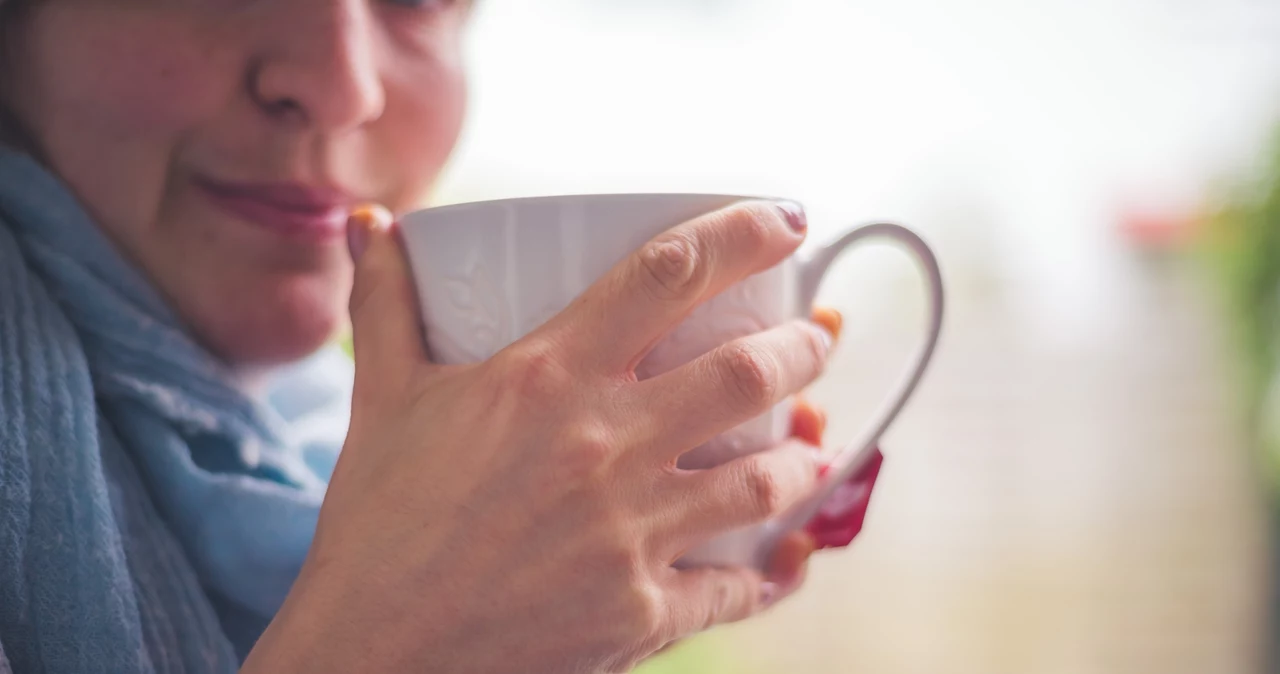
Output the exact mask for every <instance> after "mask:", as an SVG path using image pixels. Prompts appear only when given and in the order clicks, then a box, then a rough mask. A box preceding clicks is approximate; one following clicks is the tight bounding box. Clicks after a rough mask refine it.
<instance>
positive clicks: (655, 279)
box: [640, 234, 703, 300]
mask: <svg viewBox="0 0 1280 674" xmlns="http://www.w3.org/2000/svg"><path fill="white" fill-rule="evenodd" d="M640 267H641V271H643V272H644V283H645V287H646V288H647V289H648V290H649V292H650V293H651V294H652V295H653V297H655V298H657V299H659V300H678V299H684V298H687V297H690V296H693V295H696V294H698V292H699V291H700V289H701V285H702V276H703V274H702V272H701V270H702V267H703V265H702V264H701V256H700V255H699V252H698V247H697V245H695V243H694V242H693V241H692V240H691V239H689V238H688V237H687V236H684V235H680V234H674V235H667V236H664V237H661V238H659V239H656V240H654V241H652V242H650V243H649V244H647V245H645V247H644V248H643V249H642V250H641V252H640Z"/></svg>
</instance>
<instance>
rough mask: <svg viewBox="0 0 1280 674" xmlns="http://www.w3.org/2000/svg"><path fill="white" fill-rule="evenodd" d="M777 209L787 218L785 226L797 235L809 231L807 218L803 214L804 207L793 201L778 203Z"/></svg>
mask: <svg viewBox="0 0 1280 674" xmlns="http://www.w3.org/2000/svg"><path fill="white" fill-rule="evenodd" d="M778 209H779V210H781V211H782V215H783V216H785V217H786V218H787V224H788V225H791V229H793V230H795V231H796V232H797V233H800V234H804V233H805V231H806V230H808V229H809V218H808V216H806V215H805V214H804V206H801V205H800V204H797V203H796V202H794V201H779V202H778Z"/></svg>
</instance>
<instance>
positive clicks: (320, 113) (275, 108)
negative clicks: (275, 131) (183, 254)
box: [248, 0, 386, 133]
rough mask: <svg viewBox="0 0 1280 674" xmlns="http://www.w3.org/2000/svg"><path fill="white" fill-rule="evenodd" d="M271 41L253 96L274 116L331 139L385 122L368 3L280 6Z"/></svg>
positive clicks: (256, 69)
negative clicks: (382, 118) (334, 134)
mask: <svg viewBox="0 0 1280 674" xmlns="http://www.w3.org/2000/svg"><path fill="white" fill-rule="evenodd" d="M275 10H276V11H275V12H274V14H275V15H274V16H273V17H271V20H270V21H269V23H271V24H279V27H280V29H279V30H268V31H265V32H266V34H268V35H270V38H269V40H270V41H269V42H267V43H266V44H264V46H263V48H262V49H261V50H260V52H259V53H260V55H259V57H258V58H257V59H256V61H255V63H254V64H253V65H252V69H251V71H250V73H249V78H248V86H249V89H250V91H249V93H250V96H251V97H252V98H253V99H254V101H255V102H256V103H257V104H258V105H259V106H260V107H261V108H262V109H263V111H264V112H266V113H268V114H270V115H271V116H273V117H276V118H280V119H283V120H287V121H289V122H292V123H301V124H306V125H309V126H313V127H315V128H316V129H317V130H318V131H321V132H325V133H334V132H341V131H346V130H350V129H354V128H358V127H360V126H362V125H364V124H367V123H369V122H371V121H373V120H376V119H377V118H379V117H380V116H382V111H383V107H384V105H385V104H386V92H385V91H384V89H383V84H382V73H381V72H380V68H379V58H378V44H377V40H376V33H375V31H376V30H377V25H376V23H375V21H376V19H375V17H374V16H373V14H372V13H371V11H370V8H369V6H368V0H293V1H288V0H286V1H285V2H280V3H275Z"/></svg>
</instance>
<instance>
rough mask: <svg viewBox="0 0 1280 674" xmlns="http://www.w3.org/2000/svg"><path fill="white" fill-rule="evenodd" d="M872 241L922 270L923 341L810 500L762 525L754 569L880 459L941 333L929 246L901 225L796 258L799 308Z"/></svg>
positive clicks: (937, 278)
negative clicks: (900, 251)
mask: <svg viewBox="0 0 1280 674" xmlns="http://www.w3.org/2000/svg"><path fill="white" fill-rule="evenodd" d="M874 238H883V239H888V240H890V241H893V242H894V243H896V244H898V245H900V246H901V247H903V248H906V249H907V251H908V252H910V253H911V254H912V256H913V257H914V258H915V260H916V262H917V263H918V264H919V266H920V268H921V270H922V271H923V272H924V277H925V293H926V300H927V302H928V325H927V328H926V331H925V338H924V341H923V342H921V344H920V347H919V348H918V349H917V350H916V353H915V356H914V358H913V359H912V360H911V361H910V364H909V365H908V367H907V369H906V371H905V372H904V374H903V377H902V379H901V380H900V381H899V383H898V385H897V387H896V388H894V390H893V393H892V395H890V396H889V398H888V399H887V400H886V402H885V405H884V407H883V408H882V409H881V410H880V412H879V413H878V414H877V415H876V416H875V417H873V418H874V422H873V423H872V424H870V425H869V426H868V427H867V428H866V429H865V430H864V431H863V432H862V434H861V435H860V436H858V437H857V438H856V439H855V440H854V441H853V442H851V443H849V444H848V445H846V446H845V448H844V449H842V450H840V451H839V452H838V453H837V454H836V455H835V457H833V459H832V460H831V463H830V464H829V465H828V467H827V468H826V470H825V471H824V473H823V475H822V477H820V478H819V481H818V486H817V488H816V490H815V491H814V494H813V496H811V497H810V498H808V499H805V500H804V501H801V502H800V503H799V504H797V505H796V506H793V507H792V508H791V509H790V510H789V511H788V512H786V513H784V514H783V515H782V516H781V517H779V518H777V519H775V520H773V521H772V522H770V523H769V524H768V525H767V528H768V531H767V533H766V535H765V537H764V538H763V539H762V540H761V545H760V547H759V549H758V550H757V552H756V560H755V562H756V567H757V568H764V566H765V564H766V562H767V560H768V557H769V554H770V553H771V552H772V551H773V548H774V546H775V545H776V544H777V542H778V540H779V539H780V538H781V537H782V536H783V535H785V534H787V533H789V532H791V531H795V530H798V529H802V528H805V527H807V526H808V525H809V523H810V522H811V521H812V520H813V519H814V517H815V516H817V515H818V514H819V512H820V511H821V510H822V508H823V506H824V505H825V504H826V503H827V501H828V500H829V499H831V497H832V495H833V494H835V492H836V491H837V490H838V489H839V488H840V487H841V486H842V485H843V484H844V483H845V482H847V481H849V480H850V478H852V477H854V476H855V475H857V474H858V473H859V472H861V471H863V470H864V469H866V468H869V467H870V465H871V463H872V462H873V461H876V460H878V458H879V456H880V452H879V449H878V446H879V442H880V436H882V435H884V432H885V431H886V430H887V429H888V428H889V425H890V424H891V423H893V420H894V419H896V418H897V416H898V414H899V413H900V412H901V411H902V408H903V407H904V406H906V404H907V400H908V399H909V398H910V397H911V394H912V393H914V392H915V390H916V386H917V385H918V384H919V383H920V379H921V378H922V377H923V376H924V371H925V369H926V368H927V367H928V365H929V361H930V360H931V359H932V358H933V352H934V349H935V348H936V347H937V345H938V336H939V335H940V334H941V332H942V315H943V306H944V293H943V288H942V271H941V270H940V269H939V268H938V260H937V258H936V257H935V256H934V254H933V251H932V250H931V249H930V248H929V245H928V244H926V243H925V242H924V239H921V238H920V236H919V235H918V234H916V233H915V232H913V231H911V230H910V229H907V228H906V227H903V226H901V225H896V224H893V223H888V222H878V223H874V224H870V225H864V226H862V227H858V228H856V229H853V230H851V231H849V232H847V233H846V234H844V235H843V236H841V237H840V238H838V239H836V240H835V241H834V242H832V243H830V244H827V245H825V246H823V247H822V248H819V249H818V250H817V251H815V252H814V253H812V254H811V255H809V256H805V257H801V258H800V274H799V295H800V303H799V304H800V306H801V307H805V308H806V309H811V308H812V306H813V302H814V299H815V298H816V297H817V294H818V287H819V286H820V285H821V284H822V280H823V278H824V277H825V276H826V274H827V271H828V270H830V269H831V265H832V263H834V262H835V261H836V259H837V258H838V257H840V255H841V254H843V253H844V252H845V251H847V250H849V249H850V248H851V247H853V246H854V245H856V244H859V243H863V242H865V241H867V240H869V239H874Z"/></svg>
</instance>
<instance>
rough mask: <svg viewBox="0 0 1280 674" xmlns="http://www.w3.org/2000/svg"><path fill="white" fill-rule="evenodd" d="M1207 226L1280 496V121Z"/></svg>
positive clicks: (1252, 421)
mask: <svg viewBox="0 0 1280 674" xmlns="http://www.w3.org/2000/svg"><path fill="white" fill-rule="evenodd" d="M1261 159H1262V161H1261V162H1260V163H1259V164H1258V165H1257V166H1256V167H1255V168H1254V169H1253V170H1251V171H1250V172H1249V173H1248V174H1247V175H1246V177H1245V178H1244V179H1243V180H1242V181H1240V182H1238V183H1237V184H1236V185H1235V186H1234V187H1233V188H1232V189H1231V191H1230V193H1229V194H1228V195H1227V198H1226V199H1225V200H1224V202H1223V203H1222V204H1220V206H1219V208H1218V209H1217V210H1216V212H1214V213H1213V214H1212V215H1211V216H1210V218H1209V220H1208V223H1207V227H1206V228H1205V230H1204V233H1205V237H1204V242H1205V250H1206V251H1207V252H1208V253H1209V255H1210V259H1211V260H1212V263H1213V265H1212V268H1213V270H1214V273H1215V275H1216V277H1217V279H1218V281H1219V282H1220V286H1221V288H1222V290H1223V291H1224V294H1225V299H1226V305H1227V308H1228V310H1229V312H1230V316H1231V327H1232V331H1233V332H1234V334H1235V344H1236V345H1237V352H1238V354H1239V356H1240V358H1241V365H1242V367H1241V368H1240V372H1241V374H1242V377H1241V385H1242V386H1243V388H1244V402H1245V406H1246V413H1247V420H1248V422H1249V429H1250V431H1251V432H1252V433H1253V435H1254V440H1255V441H1256V443H1257V445H1258V447H1259V449H1260V450H1261V455H1260V457H1261V460H1262V461H1263V463H1264V465H1265V467H1266V470H1267V475H1266V478H1267V480H1268V481H1269V483H1270V487H1271V490H1272V492H1273V493H1274V494H1277V495H1280V377H1278V376H1277V375H1280V128H1277V131H1276V133H1275V134H1274V135H1273V138H1272V140H1271V142H1270V143H1269V145H1268V147H1267V148H1266V149H1265V153H1264V155H1263V156H1262V157H1261Z"/></svg>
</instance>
